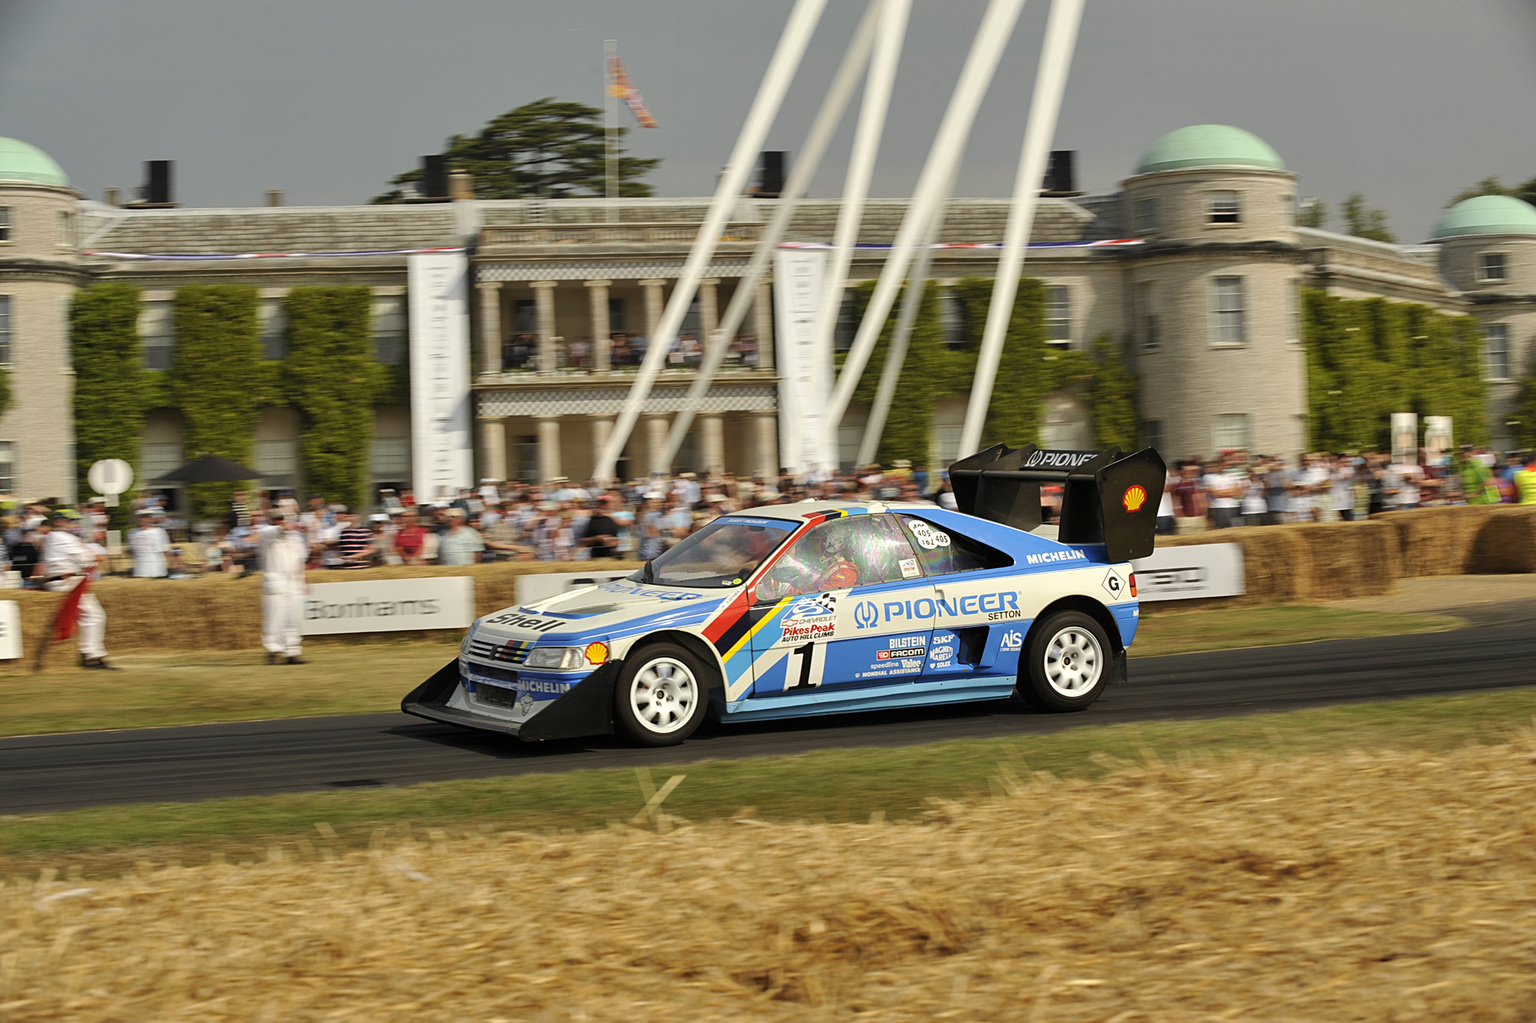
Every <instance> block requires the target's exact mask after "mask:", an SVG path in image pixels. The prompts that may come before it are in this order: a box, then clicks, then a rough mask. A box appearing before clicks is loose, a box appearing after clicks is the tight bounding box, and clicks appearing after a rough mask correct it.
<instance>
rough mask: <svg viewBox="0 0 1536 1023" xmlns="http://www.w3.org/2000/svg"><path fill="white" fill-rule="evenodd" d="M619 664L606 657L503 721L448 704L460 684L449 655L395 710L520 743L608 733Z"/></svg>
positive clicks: (610, 729) (456, 663) (611, 725)
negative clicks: (523, 716) (552, 695)
mask: <svg viewBox="0 0 1536 1023" xmlns="http://www.w3.org/2000/svg"><path fill="white" fill-rule="evenodd" d="M623 666H624V662H623V661H618V660H614V661H608V662H607V663H606V664H603V665H602V666H600V667H599V668H597V669H596V670H594V671H593V672H592V674H590V675H588V676H587V677H586V678H584V679H582V680H581V681H580V682H578V683H576V685H574V686H572V687H571V688H570V691H569V692H567V693H565V694H563V695H562V696H560V697H558V698H556V699H554V700H551V701H550V702H549V705H548V706H547V707H544V708H543V709H542V710H540V711H539V712H538V713H537V714H535V715H534V716H532V717H530V718H528V719H527V720H525V721H505V720H502V719H500V718H494V717H491V716H489V715H485V714H477V713H475V712H474V711H472V710H464V709H461V708H459V707H452V706H449V701H450V700H451V699H452V698H453V695H454V693H455V692H456V691H458V689H459V687H460V678H459V661H458V658H454V659H453V660H451V661H449V662H448V663H447V664H445V665H443V666H442V667H441V668H439V669H438V670H437V671H436V672H435V673H433V675H432V677H431V678H429V679H427V680H426V681H425V682H423V683H422V684H421V685H419V686H417V687H416V688H415V689H413V690H411V692H410V693H409V694H408V695H407V696H406V697H405V699H403V700H401V701H400V709H401V710H402V711H404V712H405V713H407V714H414V715H416V716H417V717H421V718H428V719H429V720H432V721H441V722H444V723H445V724H450V725H459V726H461V727H464V728H476V729H479V730H481V731H487V732H501V733H502V734H504V735H511V736H515V737H517V738H519V739H522V740H523V741H525V742H543V741H544V740H546V739H569V738H574V737H576V736H582V735H609V734H611V733H612V732H613V688H614V684H615V682H616V681H617V680H618V677H619V672H620V671H621V670H623Z"/></svg>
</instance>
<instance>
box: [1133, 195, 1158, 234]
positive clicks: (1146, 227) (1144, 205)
mask: <svg viewBox="0 0 1536 1023" xmlns="http://www.w3.org/2000/svg"><path fill="white" fill-rule="evenodd" d="M1156 230H1157V200H1156V199H1137V200H1136V233H1137V234H1152V233H1153V232H1154V231H1156Z"/></svg>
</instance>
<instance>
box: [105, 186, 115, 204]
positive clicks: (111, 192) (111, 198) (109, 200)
mask: <svg viewBox="0 0 1536 1023" xmlns="http://www.w3.org/2000/svg"><path fill="white" fill-rule="evenodd" d="M105 202H106V204H107V205H108V206H116V205H117V186H116V185H108V186H107V195H106V199H105Z"/></svg>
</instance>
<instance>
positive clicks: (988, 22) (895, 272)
mask: <svg viewBox="0 0 1536 1023" xmlns="http://www.w3.org/2000/svg"><path fill="white" fill-rule="evenodd" d="M1023 7H1024V0H991V3H990V4H988V5H987V10H986V13H985V14H983V15H982V19H981V26H980V27H979V28H978V29H977V30H976V39H975V41H974V42H973V43H972V44H971V52H970V55H969V56H967V57H966V60H965V67H964V68H963V69H962V70H961V72H960V79H959V81H958V82H956V83H955V91H954V94H953V95H952V96H951V97H950V100H949V108H948V109H947V110H946V111H945V112H944V120H943V122H942V123H940V125H939V133H938V135H936V136H935V137H934V140H933V147H932V148H931V149H930V150H929V151H928V159H927V162H926V163H924V165H923V170H922V173H921V174H920V175H919V176H918V179H917V187H916V188H915V189H914V190H913V192H912V200H911V203H910V205H909V206H908V207H907V215H906V217H905V218H903V220H902V222H901V228H900V230H899V231H897V233H896V241H895V244H894V245H893V246H892V247H891V255H890V258H889V259H888V260H887V261H886V264H885V269H884V270H883V271H881V274H880V280H879V283H877V284H876V285H875V293H874V294H873V295H872V296H870V300H869V308H868V309H867V310H866V311H865V313H864V320H863V322H862V323H860V324H859V330H858V333H857V334H855V335H854V339H853V347H852V348H851V349H850V350H849V352H848V357H847V359H846V360H845V361H844V363H843V372H842V375H841V376H839V377H838V379H837V387H836V388H834V390H833V392H832V401H831V407H830V409H829V410H828V415H827V421H826V422H827V425H826V429H827V432H828V434H829V436H828V438H827V445H828V447H829V448H831V449H832V450H833V451H836V450H837V428H838V425H839V424H840V423H841V421H842V418H843V413H844V412H846V411H847V410H848V402H849V400H850V399H851V398H852V397H853V389H854V388H855V387H856V386H858V382H859V376H860V374H862V373H863V372H864V366H865V364H866V363H868V362H869V354H870V352H871V351H873V350H874V347H875V341H876V340H877V339H878V338H879V337H880V331H881V329H882V328H883V327H884V326H885V319H886V317H887V316H889V315H890V312H891V306H892V305H893V304H894V303H895V301H896V292H897V291H898V290H899V289H900V288H901V281H902V277H903V276H904V275H905V274H906V271H907V267H908V266H909V265H911V262H912V253H913V250H914V249H915V248H916V245H917V241H918V239H919V238H920V237H921V236H922V235H924V234H926V233H927V231H928V226H929V224H930V223H931V222H932V220H933V216H934V214H935V212H937V210H938V207H939V205H940V203H941V200H942V199H943V198H944V195H943V193H944V192H945V191H946V189H947V188H948V185H949V181H950V178H951V176H952V175H953V174H954V170H955V167H956V166H957V165H958V163H959V162H960V155H961V153H962V151H963V150H964V149H965V142H966V139H967V138H969V137H970V134H971V125H972V124H973V123H974V122H975V120H976V110H977V108H978V107H980V106H981V100H982V97H984V96H985V95H986V92H987V86H988V85H989V84H991V81H992V76H993V74H994V73H995V72H996V71H997V63H998V61H999V60H1001V59H1002V56H1003V49H1004V48H1005V47H1006V46H1007V45H1008V39H1009V37H1010V36H1012V35H1013V27H1014V25H1015V24H1016V23H1017V22H1018V19H1019V11H1021V10H1022V9H1023Z"/></svg>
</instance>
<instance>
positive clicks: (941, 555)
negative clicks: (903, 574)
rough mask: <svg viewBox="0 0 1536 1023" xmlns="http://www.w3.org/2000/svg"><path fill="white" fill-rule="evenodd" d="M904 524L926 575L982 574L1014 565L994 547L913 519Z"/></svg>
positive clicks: (911, 516) (910, 518)
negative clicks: (986, 570) (989, 570)
mask: <svg viewBox="0 0 1536 1023" xmlns="http://www.w3.org/2000/svg"><path fill="white" fill-rule="evenodd" d="M901 524H902V525H903V526H905V527H906V530H907V535H908V537H909V538H910V539H911V541H912V546H913V547H915V548H917V559H918V561H919V562H921V563H922V566H923V571H924V572H926V573H928V574H929V575H951V574H953V573H955V572H979V571H981V570H982V569H987V568H1007V567H1008V566H1010V565H1012V564H1013V559H1012V558H1010V557H1009V556H1008V555H1006V554H1004V553H1003V552H1002V551H1000V550H998V549H997V548H995V547H989V546H987V545H986V544H984V543H982V542H981V541H979V540H972V539H971V538H970V537H968V536H960V535H959V534H957V533H952V532H950V531H949V530H947V529H941V528H940V527H938V526H935V525H934V524H933V523H931V522H928V521H926V520H924V519H920V518H917V517H916V516H914V515H903V516H901Z"/></svg>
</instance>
